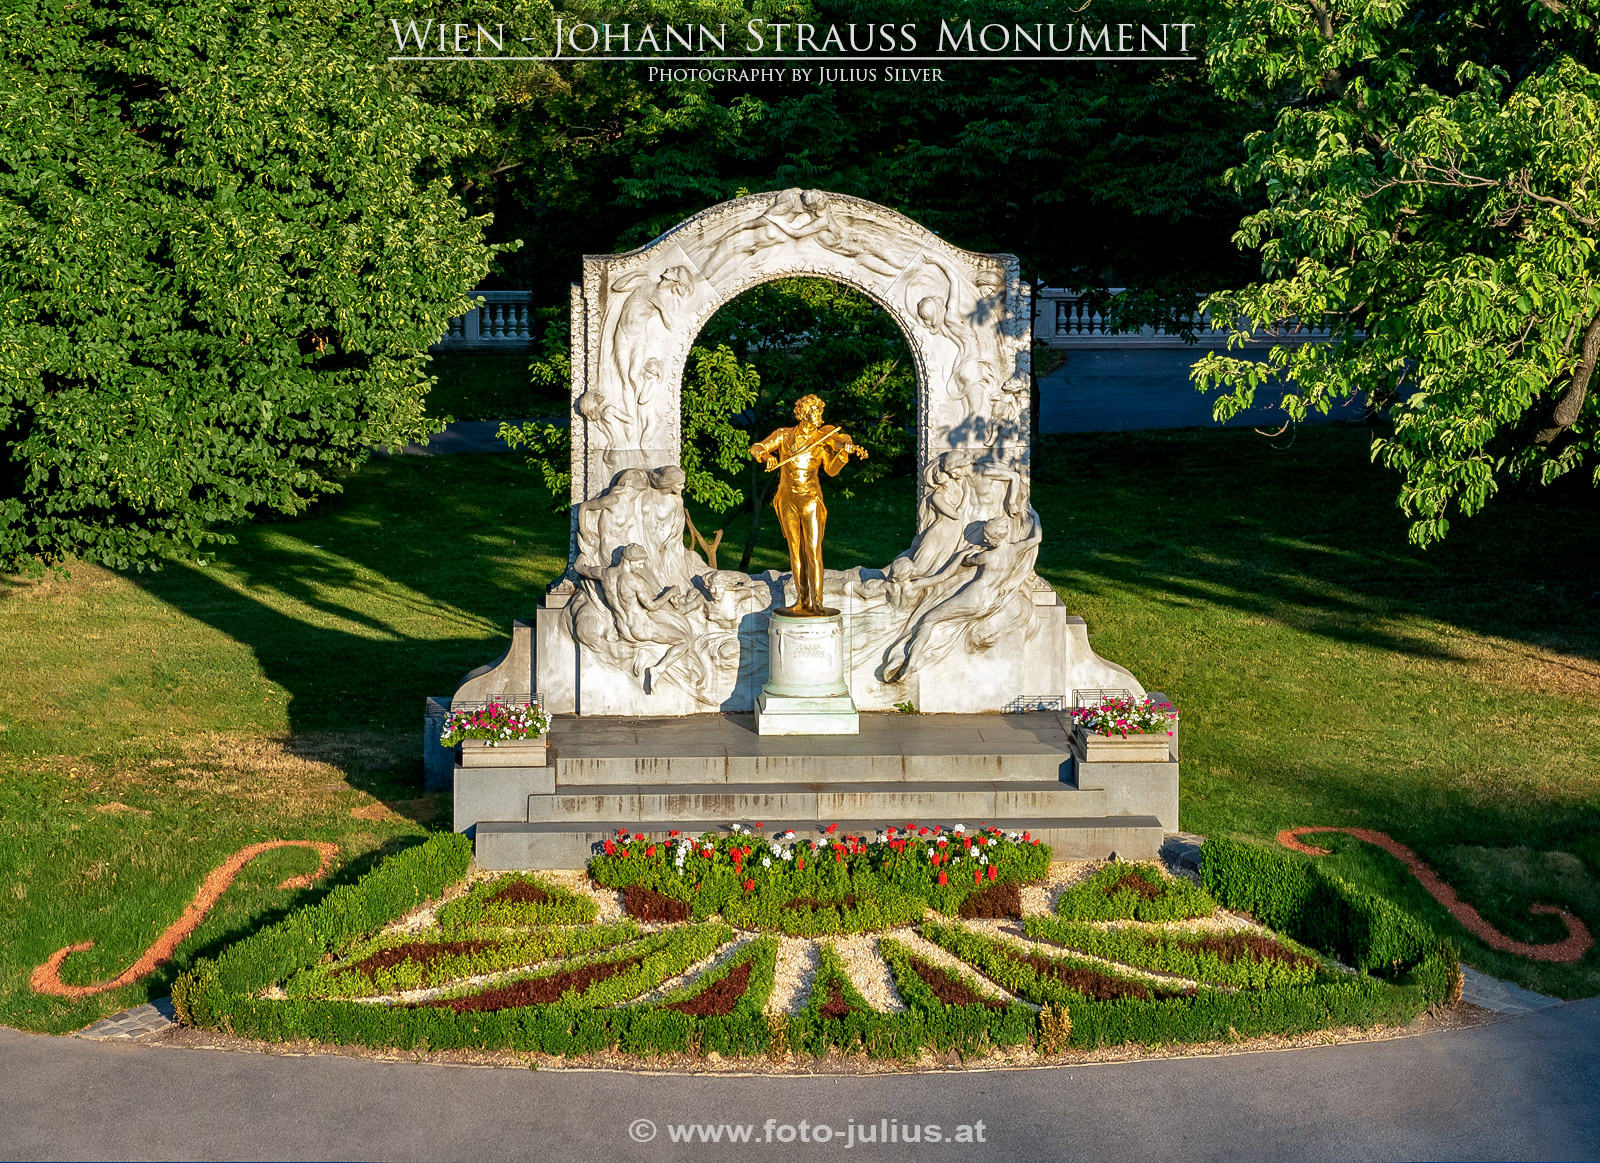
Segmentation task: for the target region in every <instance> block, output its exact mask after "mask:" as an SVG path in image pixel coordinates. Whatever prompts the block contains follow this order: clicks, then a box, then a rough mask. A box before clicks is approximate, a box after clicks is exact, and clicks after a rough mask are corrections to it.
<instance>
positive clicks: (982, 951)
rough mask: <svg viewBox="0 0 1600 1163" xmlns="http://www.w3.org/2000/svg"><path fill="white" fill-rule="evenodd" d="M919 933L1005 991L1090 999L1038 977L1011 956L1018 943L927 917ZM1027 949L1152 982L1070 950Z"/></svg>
mask: <svg viewBox="0 0 1600 1163" xmlns="http://www.w3.org/2000/svg"><path fill="white" fill-rule="evenodd" d="M922 936H923V938H924V939H925V940H928V941H931V942H933V943H934V944H935V945H938V946H939V947H940V948H941V949H946V950H949V951H950V952H951V953H954V954H955V955H956V956H957V957H959V958H961V960H963V961H965V962H968V963H969V964H971V965H972V966H974V967H975V968H977V969H978V970H979V971H980V972H982V974H983V975H984V976H985V977H987V978H989V979H990V980H991V981H993V982H994V983H995V984H996V985H998V986H999V987H1000V988H1001V989H1003V990H1005V991H1007V992H1008V993H1014V994H1016V995H1017V996H1018V997H1023V998H1027V999H1028V1000H1029V1001H1031V1002H1033V1003H1034V1004H1035V1005H1055V1006H1061V1005H1066V1006H1076V1005H1079V1004H1081V1003H1083V1002H1085V1001H1088V1000H1089V999H1088V998H1087V997H1085V996H1084V995H1083V994H1081V993H1079V992H1078V991H1077V990H1074V989H1069V988H1068V987H1067V986H1066V984H1065V983H1063V982H1060V981H1057V980H1056V979H1055V978H1052V977H1041V976H1040V975H1039V973H1038V971H1037V970H1035V969H1034V967H1033V966H1031V965H1029V964H1028V963H1027V962H1025V961H1018V960H1017V959H1016V958H1015V957H1013V956H1011V954H1012V953H1013V952H1016V951H1018V947H1017V946H1016V945H1014V944H1012V943H1011V942H1007V941H1002V940H1000V939H999V938H996V937H986V936H983V935H982V934H980V933H974V932H973V931H972V930H970V929H963V928H961V927H960V926H958V925H941V924H938V923H936V922H933V921H929V922H928V923H927V924H925V925H923V926H922ZM1028 952H1030V953H1033V954H1036V955H1037V956H1040V957H1043V958H1045V960H1047V961H1051V962H1054V963H1055V964H1057V965H1064V966H1066V967H1068V968H1070V969H1087V970H1090V971H1092V972H1094V973H1103V974H1105V976H1107V977H1110V978H1112V979H1114V980H1116V981H1127V982H1132V983H1134V984H1137V985H1143V986H1145V987H1147V988H1149V987H1152V986H1153V983H1152V982H1151V981H1150V980H1149V979H1148V978H1144V977H1136V976H1134V975H1133V974H1131V973H1118V972H1117V971H1116V970H1115V969H1112V968H1111V967H1110V966H1106V965H1100V964H1098V963H1096V962H1094V961H1091V960H1089V959H1088V958H1087V957H1073V956H1072V955H1071V954H1070V953H1066V952H1063V953H1058V954H1047V953H1046V952H1045V951H1044V950H1042V949H1031V950H1028Z"/></svg>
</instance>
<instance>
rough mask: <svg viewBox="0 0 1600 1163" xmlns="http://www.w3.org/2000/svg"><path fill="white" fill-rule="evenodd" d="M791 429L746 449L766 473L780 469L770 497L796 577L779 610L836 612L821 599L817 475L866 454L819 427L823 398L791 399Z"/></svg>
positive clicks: (821, 515)
mask: <svg viewBox="0 0 1600 1163" xmlns="http://www.w3.org/2000/svg"><path fill="white" fill-rule="evenodd" d="M794 418H795V419H796V420H798V421H799V423H798V424H797V425H795V426H794V427H793V428H780V429H778V430H777V431H776V432H774V433H772V435H770V436H768V437H767V438H766V439H765V440H762V441H760V442H759V443H756V444H752V445H751V446H750V455H751V456H753V457H755V458H756V459H757V460H759V461H762V462H763V463H764V464H765V465H766V468H767V471H768V472H772V471H773V470H774V469H781V470H782V471H783V477H782V480H781V481H780V482H779V484H778V488H777V490H776V492H774V494H773V497H772V507H773V509H775V510H776V511H777V514H778V524H779V526H780V527H781V528H782V529H783V536H784V539H785V540H786V541H788V543H789V568H790V571H791V572H792V574H793V577H794V585H795V600H794V605H792V606H789V607H787V608H785V609H782V610H779V611H777V612H778V613H780V614H789V615H792V616H796V617H808V618H809V617H820V616H822V615H824V614H836V613H838V611H837V610H830V609H828V608H827V607H825V606H824V605H823V601H822V586H823V572H822V537H823V534H824V533H825V532H826V530H827V525H828V509H827V506H825V505H824V504H823V503H822V479H821V474H822V473H824V472H825V473H827V474H828V475H829V476H838V475H839V470H840V469H842V468H843V467H844V465H845V462H846V461H847V460H849V458H850V457H851V456H852V455H855V456H859V457H861V458H862V459H863V460H865V459H866V456H867V453H866V450H865V449H864V448H861V447H860V446H859V445H857V444H856V443H855V441H853V440H851V439H850V437H848V436H847V435H845V434H844V433H843V432H842V431H840V430H839V429H838V428H837V427H835V426H834V425H831V424H830V425H828V426H826V427H824V426H823V424H822V399H821V397H819V396H801V397H800V399H798V400H796V401H795V405H794Z"/></svg>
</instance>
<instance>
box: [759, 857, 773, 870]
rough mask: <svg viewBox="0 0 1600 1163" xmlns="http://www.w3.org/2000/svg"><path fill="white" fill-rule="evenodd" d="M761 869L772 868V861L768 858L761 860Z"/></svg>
mask: <svg viewBox="0 0 1600 1163" xmlns="http://www.w3.org/2000/svg"><path fill="white" fill-rule="evenodd" d="M761 867H762V868H771V867H772V861H771V860H770V859H768V858H767V857H765V856H763V857H762V858H761Z"/></svg>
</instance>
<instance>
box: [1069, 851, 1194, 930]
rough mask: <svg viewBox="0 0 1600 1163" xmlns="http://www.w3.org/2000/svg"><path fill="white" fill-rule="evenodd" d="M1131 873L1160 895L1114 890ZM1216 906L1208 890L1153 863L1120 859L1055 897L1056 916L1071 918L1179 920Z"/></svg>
mask: <svg viewBox="0 0 1600 1163" xmlns="http://www.w3.org/2000/svg"><path fill="white" fill-rule="evenodd" d="M1129 876H1136V877H1138V878H1139V879H1140V880H1142V881H1144V882H1145V883H1146V884H1148V885H1149V886H1150V887H1151V888H1153V889H1155V890H1156V891H1157V893H1158V895H1157V896H1155V897H1146V896H1145V895H1144V894H1142V893H1140V892H1137V891H1135V890H1134V889H1131V888H1119V889H1116V890H1115V891H1112V886H1114V885H1116V884H1117V883H1118V882H1119V881H1122V880H1124V879H1125V878H1126V877H1129ZM1216 907H1217V902H1216V901H1214V900H1212V899H1211V896H1210V894H1209V893H1207V892H1206V891H1205V889H1203V888H1200V887H1199V886H1198V885H1194V884H1191V883H1190V882H1189V881H1187V880H1184V879H1183V878H1182V877H1176V876H1167V875H1166V874H1165V873H1163V872H1162V871H1161V869H1159V868H1158V867H1157V866H1156V865H1154V864H1130V863H1124V862H1123V861H1120V860H1118V861H1113V862H1112V863H1110V864H1108V865H1106V866H1105V867H1104V868H1102V869H1101V870H1100V871H1099V872H1097V873H1095V874H1094V875H1093V876H1091V877H1090V878H1089V879H1088V880H1085V881H1080V882H1079V883H1078V884H1075V885H1073V886H1072V887H1071V888H1069V889H1067V890H1066V891H1065V892H1064V893H1062V894H1061V896H1060V897H1059V898H1057V900H1056V915H1057V916H1059V917H1062V918H1063V919H1065V920H1069V921H1178V920H1184V919H1187V918H1190V917H1209V916H1210V915H1211V914H1212V912H1213V911H1214V910H1215V909H1216Z"/></svg>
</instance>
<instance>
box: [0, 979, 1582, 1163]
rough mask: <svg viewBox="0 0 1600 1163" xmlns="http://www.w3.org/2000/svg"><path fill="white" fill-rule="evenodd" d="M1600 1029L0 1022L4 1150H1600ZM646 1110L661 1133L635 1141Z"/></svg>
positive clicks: (810, 1153) (985, 1155) (777, 1153)
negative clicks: (1079, 1034) (649, 1044)
mask: <svg viewBox="0 0 1600 1163" xmlns="http://www.w3.org/2000/svg"><path fill="white" fill-rule="evenodd" d="M1597 1052H1600V999H1593V1000H1590V1001H1584V1002H1577V1003H1574V1004H1571V1005H1565V1006H1560V1007H1557V1008H1554V1009H1547V1010H1542V1011H1540V1012H1538V1013H1533V1014H1528V1015H1526V1016H1523V1017H1514V1018H1507V1019H1504V1020H1502V1021H1498V1022H1495V1023H1493V1024H1490V1025H1482V1026H1475V1027H1470V1028H1467V1029H1462V1030H1456V1031H1448V1032H1441V1033H1433V1034H1428V1035H1425V1036H1421V1037H1412V1038H1401V1039H1395V1040H1392V1041H1387V1042H1368V1043H1363V1044H1354V1045H1342V1046H1322V1047H1315V1048H1311V1049H1305V1050H1295V1051H1285V1052H1278V1053H1258V1054H1237V1055H1228V1056H1223V1057H1217V1058H1187V1059H1169V1060H1166V1061H1152V1062H1132V1063H1121V1064H1114V1065H1104V1066H1076V1067H1063V1068H1059V1069H1051V1070H1018V1071H973V1072H971V1073H946V1074H900V1075H882V1076H867V1077H863V1076H829V1077H809V1078H805V1077H781V1078H734V1077H726V1076H724V1077H714V1076H706V1075H699V1076H684V1075H640V1074H620V1073H602V1072H588V1071H548V1070H547V1071H543V1072H533V1071H523V1070H515V1069H498V1070H494V1069H479V1068H468V1067H446V1066H430V1065H417V1064H409V1063H382V1062H370V1061H362V1060H358V1059H350V1058H339V1057H334V1056H331V1055H329V1056H316V1057H289V1056H283V1055H271V1054H256V1053H239V1052H224V1051H214V1050H213V1051H207V1050H179V1049H170V1048H163V1047H160V1046H142V1045H138V1044H132V1043H121V1044H118V1043H105V1042H88V1041H84V1040H81V1039H72V1038H47V1037H42V1036H37V1035H30V1034H22V1033H17V1032H16V1031H12V1030H0V1080H3V1081H0V1157H4V1158H6V1159H35V1158H38V1159H100V1158H149V1159H174V1158H177V1159H181V1158H207V1159H211V1158H215V1159H466V1160H478V1159H482V1160H501V1159H537V1160H540V1161H541V1163H542V1161H545V1160H550V1161H553V1163H555V1161H564V1160H569V1159H573V1160H593V1159H606V1160H635V1159H638V1160H676V1159H694V1160H698V1161H701V1163H704V1161H708V1160H715V1159H721V1158H726V1159H730V1160H732V1159H737V1160H739V1161H740V1163H748V1161H749V1160H751V1159H759V1158H762V1157H766V1156H770V1157H772V1158H774V1159H777V1160H781V1161H782V1163H792V1161H793V1160H795V1159H810V1158H819V1159H821V1158H838V1157H843V1158H846V1159H851V1158H871V1159H890V1160H892V1159H906V1160H916V1161H917V1163H936V1161H937V1160H941V1159H975V1160H1011V1159H1017V1160H1056V1159H1091V1160H1119V1159H1153V1160H1162V1161H1164V1163H1169V1161H1170V1163H1194V1161H1199V1160H1208V1159H1226V1160H1252V1159H1268V1160H1290V1159H1595V1158H1597V1157H1600V1064H1597V1063H1600V1059H1597ZM636 1120H649V1121H650V1123H651V1124H652V1126H653V1128H654V1138H653V1139H651V1140H650V1141H648V1142H637V1141H635V1139H634V1138H633V1137H632V1136H633V1135H634V1134H637V1135H639V1136H640V1137H643V1136H644V1135H645V1134H646V1132H647V1128H646V1127H645V1126H644V1125H643V1124H642V1123H638V1122H636ZM768 1120H772V1130H771V1132H770V1134H771V1138H770V1141H769V1140H768V1137H767V1136H768V1130H767V1124H768ZM802 1120H805V1122H806V1128H805V1134H806V1141H801V1139H800V1134H801V1121H802ZM889 1120H895V1121H896V1122H897V1123H898V1124H900V1125H901V1126H903V1125H905V1124H908V1123H909V1124H915V1125H918V1126H919V1127H921V1126H924V1125H927V1124H932V1125H935V1126H938V1127H940V1128H941V1135H942V1136H943V1137H945V1138H955V1137H956V1136H957V1135H958V1134H959V1133H960V1132H959V1130H958V1128H959V1127H961V1126H965V1127H967V1128H968V1129H967V1132H966V1134H967V1136H968V1137H969V1138H971V1139H972V1141H971V1142H970V1143H968V1142H941V1143H938V1144H930V1143H928V1142H927V1141H924V1142H922V1143H919V1144H914V1145H913V1144H907V1143H905V1142H903V1141H901V1142H898V1143H891V1144H889V1145H887V1146H884V1145H880V1144H862V1143H860V1142H856V1143H855V1146H853V1147H852V1146H850V1145H849V1142H850V1136H851V1133H852V1132H851V1124H852V1122H853V1123H854V1124H855V1126H856V1132H855V1137H856V1138H857V1139H859V1138H860V1137H861V1135H860V1128H861V1127H862V1126H864V1125H870V1126H873V1127H874V1129H882V1128H887V1127H888V1126H889ZM980 1122H981V1123H982V1127H981V1130H980V1128H979V1126H978V1124H979V1123H980ZM686 1123H688V1124H712V1125H717V1124H732V1125H737V1126H744V1125H749V1126H750V1127H751V1140H750V1142H748V1143H741V1144H734V1145H730V1144H729V1143H728V1142H727V1139H726V1134H725V1133H724V1139H723V1141H722V1142H721V1143H715V1142H706V1143H702V1142H700V1141H698V1139H696V1141H695V1142H693V1143H692V1144H690V1143H684V1142H681V1141H680V1142H677V1143H674V1142H673V1141H672V1137H673V1132H672V1128H673V1126H674V1125H681V1124H686ZM819 1123H820V1124H822V1125H824V1126H828V1127H831V1128H833V1129H834V1130H835V1131H836V1134H835V1135H834V1137H833V1138H832V1140H831V1141H830V1142H827V1143H818V1142H816V1139H817V1137H818V1136H817V1135H816V1133H815V1131H814V1128H815V1126H816V1125H817V1124H819ZM786 1134H787V1137H788V1138H789V1140H790V1141H787V1142H785V1141H784V1140H785V1136H786ZM980 1135H981V1141H979V1136H980ZM922 1137H923V1138H924V1140H926V1138H927V1136H926V1134H924V1135H923V1136H922ZM902 1138H903V1137H902Z"/></svg>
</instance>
